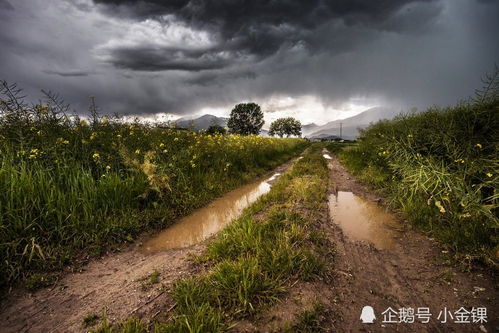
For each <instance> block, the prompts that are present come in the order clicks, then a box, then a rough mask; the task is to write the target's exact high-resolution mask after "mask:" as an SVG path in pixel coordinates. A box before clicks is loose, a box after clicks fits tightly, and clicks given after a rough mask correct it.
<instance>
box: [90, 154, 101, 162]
mask: <svg viewBox="0 0 499 333" xmlns="http://www.w3.org/2000/svg"><path fill="white" fill-rule="evenodd" d="M92 158H93V159H94V160H96V161H97V160H98V159H99V158H100V155H99V153H94V154H93V155H92Z"/></svg>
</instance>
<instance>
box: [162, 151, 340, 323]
mask: <svg viewBox="0 0 499 333" xmlns="http://www.w3.org/2000/svg"><path fill="white" fill-rule="evenodd" d="M312 148H313V149H311V150H310V151H309V152H308V153H307V154H306V155H305V157H304V158H303V159H301V160H298V161H297V162H295V164H294V165H293V167H292V169H291V170H289V171H288V172H286V173H285V174H284V175H283V176H281V178H280V179H279V180H278V181H277V183H276V184H275V185H274V186H273V188H272V190H271V191H270V192H269V193H268V194H267V195H265V196H263V197H262V198H261V199H260V200H259V201H257V202H256V203H255V204H253V205H252V206H250V207H249V208H248V209H246V210H245V212H244V213H243V215H242V216H241V217H240V218H239V219H237V220H236V221H234V222H233V223H232V224H231V225H230V226H229V227H228V228H226V229H225V230H223V231H222V232H221V233H220V234H219V235H218V236H217V238H216V239H215V240H214V241H213V242H211V243H210V244H209V245H208V249H207V252H206V253H205V254H204V255H203V256H202V260H204V261H205V262H207V263H209V264H210V265H211V267H212V268H211V269H210V270H209V272H207V273H204V274H201V275H198V276H195V277H190V278H187V279H183V280H180V281H178V282H177V283H176V284H175V286H174V288H173V293H172V294H173V298H174V299H175V301H176V302H177V308H176V311H175V314H174V316H173V318H172V319H171V321H170V322H167V323H163V324H159V325H158V326H156V332H207V331H209V332H219V331H224V330H226V329H228V328H229V327H230V326H231V325H232V324H233V323H234V322H236V321H237V320H238V319H241V318H248V317H251V316H252V315H254V314H255V313H258V312H260V311H262V309H265V308H268V307H269V306H271V305H272V304H275V303H276V302H277V301H278V300H279V298H280V297H281V296H282V295H283V294H284V293H285V292H286V291H287V289H288V288H289V287H290V283H291V281H294V280H296V279H300V280H313V279H315V278H317V277H319V276H321V275H322V274H324V272H325V271H326V263H325V260H326V258H328V256H330V255H331V245H330V244H329V243H328V242H327V239H326V238H325V237H324V236H323V234H322V233H321V232H320V226H319V225H318V224H317V223H318V222H317V219H318V216H319V215H318V214H319V212H320V211H321V210H319V209H324V207H321V205H324V204H325V202H326V193H327V183H328V181H327V179H328V172H327V167H326V163H325V160H324V159H323V158H322V156H321V154H320V153H319V148H320V147H319V146H313V147H312Z"/></svg>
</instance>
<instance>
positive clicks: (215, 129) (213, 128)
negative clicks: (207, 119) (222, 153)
mask: <svg viewBox="0 0 499 333" xmlns="http://www.w3.org/2000/svg"><path fill="white" fill-rule="evenodd" d="M206 133H207V134H222V135H223V134H225V133H227V130H226V129H225V127H223V126H220V125H217V124H213V125H210V127H208V129H207V130H206Z"/></svg>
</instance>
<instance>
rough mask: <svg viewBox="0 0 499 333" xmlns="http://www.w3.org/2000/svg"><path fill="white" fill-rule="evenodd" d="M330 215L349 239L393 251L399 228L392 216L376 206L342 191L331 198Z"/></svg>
mask: <svg viewBox="0 0 499 333" xmlns="http://www.w3.org/2000/svg"><path fill="white" fill-rule="evenodd" d="M329 213H330V216H331V218H332V220H333V222H334V223H336V224H338V225H339V226H340V228H341V229H342V230H343V233H344V234H345V235H346V236H347V238H349V239H351V240H354V241H367V242H370V243H372V244H373V245H374V246H375V247H376V248H378V249H381V250H382V249H388V250H389V249H393V247H394V245H395V237H396V236H397V231H396V229H397V228H398V227H399V225H398V223H397V220H396V219H395V217H394V216H393V215H392V214H390V213H388V212H386V211H385V210H384V209H383V208H381V207H379V206H378V205H377V204H376V203H374V202H370V201H366V200H364V199H362V198H360V197H358V196H356V195H355V194H353V193H352V192H341V191H340V192H338V193H337V194H335V193H333V194H331V195H330V196H329Z"/></svg>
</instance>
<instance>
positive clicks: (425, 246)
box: [329, 158, 499, 332]
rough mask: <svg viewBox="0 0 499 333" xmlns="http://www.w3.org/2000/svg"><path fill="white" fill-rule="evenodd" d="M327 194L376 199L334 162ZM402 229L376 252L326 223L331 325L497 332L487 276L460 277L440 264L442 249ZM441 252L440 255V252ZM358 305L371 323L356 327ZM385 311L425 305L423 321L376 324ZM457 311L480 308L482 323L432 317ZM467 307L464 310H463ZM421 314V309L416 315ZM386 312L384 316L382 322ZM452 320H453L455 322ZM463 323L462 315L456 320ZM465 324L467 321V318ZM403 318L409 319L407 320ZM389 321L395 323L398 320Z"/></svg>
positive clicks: (364, 328) (350, 329) (492, 292)
mask: <svg viewBox="0 0 499 333" xmlns="http://www.w3.org/2000/svg"><path fill="white" fill-rule="evenodd" d="M329 165H330V172H331V184H330V192H331V193H334V192H337V191H350V192H353V193H354V194H356V195H357V196H359V197H362V198H364V199H366V200H369V201H373V202H379V201H380V199H381V198H380V197H379V196H376V195H374V194H373V193H372V192H370V191H368V190H367V189H366V188H365V187H364V186H362V185H361V184H359V183H358V182H356V181H355V180H354V178H353V177H352V176H351V175H350V174H349V173H348V172H346V171H345V169H344V168H343V167H342V166H341V165H340V164H339V162H338V160H337V159H336V158H333V159H332V160H331V161H330V164H329ZM401 227H402V229H403V230H399V231H398V232H395V236H394V238H395V239H394V246H393V248H392V249H391V250H378V249H377V248H376V247H374V246H373V245H372V244H370V243H367V242H359V241H351V240H349V239H348V237H347V236H346V235H345V234H344V233H343V231H342V230H341V228H340V227H339V226H338V225H336V224H334V223H333V224H331V228H332V237H333V241H334V242H335V244H336V252H337V253H336V258H335V263H334V265H335V270H336V274H337V276H336V279H335V286H334V287H333V290H334V294H335V295H336V296H337V298H338V299H337V303H336V309H333V311H334V313H335V314H336V316H335V317H336V318H335V323H334V326H335V328H336V330H338V331H344V332H359V331H365V332H381V331H383V332H386V331H387V332H391V331H395V332H396V331H398V332H421V331H422V332H425V331H427V332H481V331H482V332H485V331H488V332H497V331H499V322H498V317H497V316H498V314H499V313H498V310H499V309H498V291H497V286H496V284H495V283H494V281H493V279H492V277H490V276H488V275H487V274H486V273H484V272H474V273H463V272H460V271H459V270H458V269H457V268H456V267H452V266H450V265H448V264H446V262H445V259H444V253H442V251H443V250H442V248H441V247H440V246H439V245H438V243H436V242H435V241H434V240H432V239H431V238H429V237H427V236H425V235H423V234H421V233H420V232H416V231H414V230H412V229H411V228H410V226H409V225H408V224H407V223H403V222H401ZM444 252H445V251H444ZM364 306H372V307H373V309H374V312H375V315H376V317H377V318H376V320H375V322H374V324H362V323H361V321H360V320H359V319H360V315H361V311H362V308H363V307H364ZM389 307H391V308H392V309H394V310H396V311H398V310H399V309H400V308H403V307H405V308H414V309H415V312H417V310H416V309H417V308H418V307H428V308H429V309H430V313H431V314H432V316H431V319H430V321H429V323H427V324H422V323H417V322H418V321H419V319H421V320H423V316H421V317H420V318H419V319H418V318H415V322H416V323H411V324H409V323H407V324H398V323H397V324H395V323H385V324H383V323H381V321H383V319H384V317H383V315H381V312H383V311H385V310H386V309H388V308H389ZM460 307H466V308H468V307H486V308H487V310H488V318H487V321H488V322H487V323H485V324H483V326H482V327H480V325H479V324H453V323H451V322H453V320H452V319H450V316H448V319H447V323H446V324H443V323H440V321H441V320H443V314H442V316H441V319H440V320H437V317H438V315H439V313H440V311H441V310H444V309H445V308H447V310H450V311H451V313H452V314H453V316H454V317H456V316H455V315H454V312H455V311H457V310H458V309H459V308H460ZM468 309H469V308H468ZM421 312H423V310H422V311H421ZM386 319H389V318H388V314H387V318H386ZM455 319H456V318H454V320H455ZM462 319H465V317H462ZM468 319H469V320H471V317H470V316H468ZM409 320H411V319H410V317H409ZM393 321H398V318H397V319H396V320H393Z"/></svg>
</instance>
